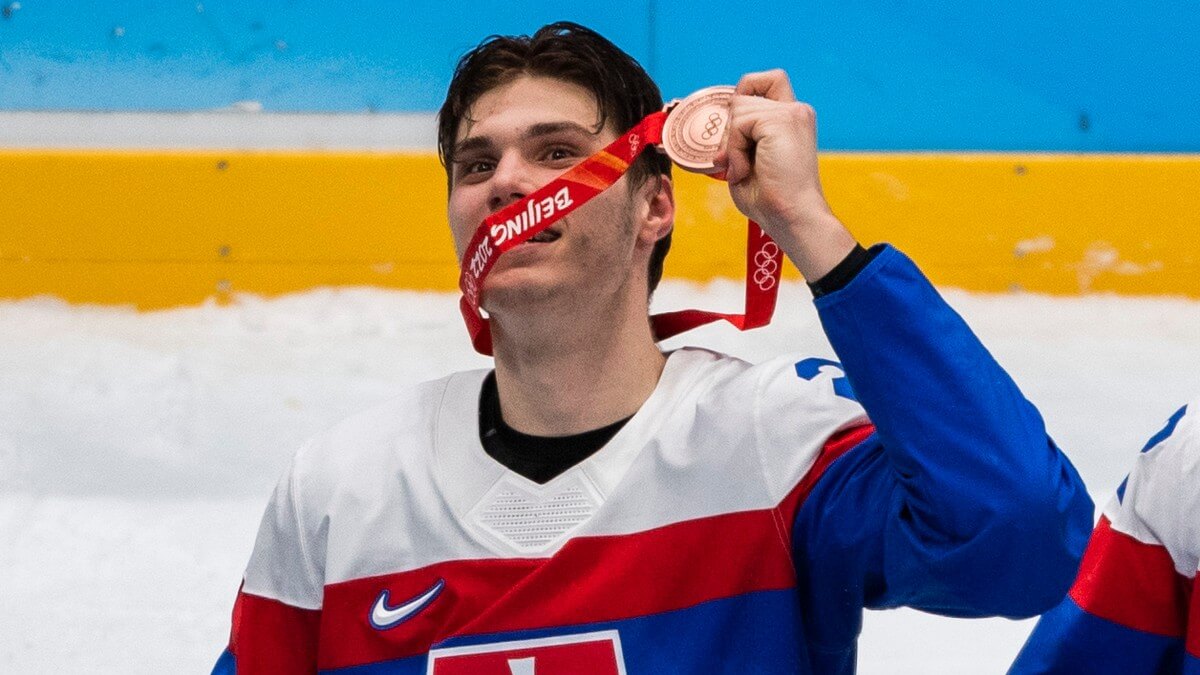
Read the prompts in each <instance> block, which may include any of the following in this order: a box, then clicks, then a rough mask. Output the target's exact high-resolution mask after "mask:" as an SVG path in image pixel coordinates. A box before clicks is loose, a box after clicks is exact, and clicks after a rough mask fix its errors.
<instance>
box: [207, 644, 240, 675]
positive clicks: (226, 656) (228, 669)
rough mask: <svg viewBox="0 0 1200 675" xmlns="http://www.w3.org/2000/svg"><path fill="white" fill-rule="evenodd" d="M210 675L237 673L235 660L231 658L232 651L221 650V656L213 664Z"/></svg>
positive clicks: (233, 674)
mask: <svg viewBox="0 0 1200 675" xmlns="http://www.w3.org/2000/svg"><path fill="white" fill-rule="evenodd" d="M212 675H237V662H236V661H234V659H233V652H231V651H229V650H228V649H226V650H225V651H223V652H221V657H220V658H218V659H217V663H216V664H215V665H214V666H213V669H212Z"/></svg>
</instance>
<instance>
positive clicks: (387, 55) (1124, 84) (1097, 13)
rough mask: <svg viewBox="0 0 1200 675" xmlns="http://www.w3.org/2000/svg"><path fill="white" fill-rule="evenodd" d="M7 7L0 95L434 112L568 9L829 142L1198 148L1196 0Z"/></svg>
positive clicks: (35, 102) (6, 102)
mask: <svg viewBox="0 0 1200 675" xmlns="http://www.w3.org/2000/svg"><path fill="white" fill-rule="evenodd" d="M19 4H20V7H19V9H16V10H11V9H10V10H9V11H7V12H5V16H7V18H3V19H0V81H2V86H0V110H5V109H6V110H193V109H211V108H221V107H225V106H229V105H230V104H232V103H234V102H237V101H257V102H259V103H261V104H262V105H263V107H264V109H266V110H269V111H372V110H374V111H431V110H434V109H436V108H437V106H438V104H439V103H440V101H441V98H442V96H443V94H444V92H445V88H446V85H447V82H448V78H449V74H450V70H451V68H452V66H453V64H454V62H455V60H456V58H457V56H458V55H459V54H461V53H462V51H463V50H464V49H466V48H468V47H469V46H471V45H472V44H474V43H475V42H477V41H478V40H479V39H481V38H482V37H484V36H486V35H488V34H490V33H497V32H499V33H509V32H528V31H530V30H532V29H534V28H536V27H537V26H538V25H541V24H542V23H545V22H547V21H551V20H555V19H571V20H575V21H579V22H581V23H585V24H587V25H590V26H592V27H594V28H596V29H597V30H599V31H601V32H602V33H604V34H606V35H608V36H609V37H611V38H612V39H614V40H615V41H616V42H618V44H620V45H621V46H623V47H624V48H625V49H626V50H627V51H629V52H630V53H632V54H633V55H634V56H635V57H637V58H638V59H640V60H642V61H643V63H645V64H646V65H647V66H648V68H649V69H650V70H651V72H652V74H654V76H655V77H656V79H657V80H658V81H659V82H660V84H661V85H662V86H663V89H664V92H665V93H666V94H667V95H668V96H678V95H682V94H685V93H687V92H688V91H691V90H693V89H695V88H698V87H701V86H705V85H708V84H713V83H717V82H731V81H733V80H735V79H736V77H737V76H738V75H739V74H740V73H742V72H744V71H746V70H752V69H762V68H767V67H774V66H782V67H784V68H786V69H788V71H789V72H790V73H791V74H792V76H793V79H794V80H795V82H796V85H797V89H798V91H799V93H800V94H801V96H802V97H803V98H805V99H807V100H808V101H810V102H811V103H813V104H814V105H815V106H816V107H817V109H818V111H819V113H820V115H821V120H822V126H821V129H822V145H823V146H824V147H826V148H828V149H877V150H910V149H911V150H922V149H923V150H1033V151H1131V152H1156V151H1162V152H1196V151H1200V124H1196V120H1197V119H1200V55H1198V54H1197V46H1196V45H1197V44H1200V3H1196V2H1194V1H1193V2H1183V1H1179V0H1168V1H1166V2H1158V3H1119V2H1113V1H1112V0H1099V1H1097V2H1083V1H1082V0H1069V1H1067V2H1058V3H1046V2H1040V1H1034V0H1010V1H1009V2H1004V3H970V4H968V3H955V4H953V5H947V4H946V3H940V2H932V1H931V0H911V1H901V0H890V1H886V2H884V1H876V2H866V3H844V2H835V1H834V0H820V1H809V2H780V3H772V2H762V1H757V0H746V1H743V2H738V3H682V2H665V1H663V0H642V1H640V2H634V1H629V0H612V1H607V2H594V3H574V4H572V5H571V6H566V3H562V2H546V1H535V2H523V3H494V2H460V3H441V2H432V1H430V0H416V1H412V2H400V1H396V2H381V1H370V0H367V1H361V2H355V3H331V2H317V1H316V0H291V1H285V0H243V1H242V2H231V1H229V0H223V1H219V2H217V1H213V0H208V1H205V2H171V3H165V2H149V1H140V2H134V1H132V0H124V1H116V2H99V1H97V0H81V1H79V2H65V1H61V0H23V1H22V2H20V3H19ZM0 7H9V8H11V7H12V2H11V0H0Z"/></svg>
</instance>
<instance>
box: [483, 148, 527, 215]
mask: <svg viewBox="0 0 1200 675" xmlns="http://www.w3.org/2000/svg"><path fill="white" fill-rule="evenodd" d="M532 180H533V172H532V167H530V166H529V164H528V163H527V162H525V160H524V159H523V158H522V157H521V156H520V154H519V153H516V152H508V153H505V154H504V156H503V157H501V158H500V161H499V162H497V164H496V169H495V171H493V172H492V191H491V194H490V195H489V197H488V208H489V209H491V210H492V211H493V212H494V211H498V210H500V209H502V208H504V207H505V206H508V205H509V204H511V203H513V202H515V201H517V200H520V199H524V198H525V195H527V194H529V193H530V192H533V191H534V190H535V189H536V186H535V185H534V184H533V183H532V182H531V181H532Z"/></svg>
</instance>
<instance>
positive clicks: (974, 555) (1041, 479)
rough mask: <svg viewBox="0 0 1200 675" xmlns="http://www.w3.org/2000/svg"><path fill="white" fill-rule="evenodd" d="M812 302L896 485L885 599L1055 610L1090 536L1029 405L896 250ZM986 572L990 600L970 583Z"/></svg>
mask: <svg viewBox="0 0 1200 675" xmlns="http://www.w3.org/2000/svg"><path fill="white" fill-rule="evenodd" d="M816 303H817V307H818V310H819V313H820V316H821V320H822V323H823V325H824V327H825V330H826V333H827V334H828V336H829V339H830V342H831V344H832V345H833V347H834V350H835V351H836V352H837V353H838V356H839V358H840V359H841V362H842V365H843V367H844V368H845V371H846V374H847V377H848V379H849V381H850V384H851V385H852V387H853V389H854V392H855V394H856V395H857V397H858V399H859V401H860V402H861V403H862V404H863V406H864V407H865V408H866V410H867V412H868V414H869V415H870V416H871V419H872V421H873V422H874V423H875V425H876V428H877V430H878V434H879V438H880V442H881V444H882V446H883V448H884V449H885V452H886V458H887V464H888V468H889V469H890V473H891V476H892V480H894V481H895V485H897V486H898V487H899V488H900V489H899V491H898V492H897V497H896V502H895V503H894V504H893V505H892V510H893V511H894V513H891V514H889V515H888V523H887V525H886V527H887V531H886V534H885V536H886V538H887V544H886V550H887V551H888V556H889V558H890V559H889V560H885V561H884V564H885V566H887V567H888V571H887V573H888V575H889V596H890V597H889V598H881V599H880V602H882V603H883V604H897V603H899V604H911V600H912V597H915V596H910V595H908V594H907V593H906V592H904V589H909V590H913V591H915V590H916V589H922V588H926V587H930V586H935V587H941V588H944V589H945V590H946V592H945V593H944V596H943V597H941V598H925V599H926V600H929V601H935V602H933V603H932V606H931V607H930V608H932V609H937V610H941V611H946V612H949V613H959V612H969V613H979V612H986V613H1005V614H1015V613H1030V612H1033V611H1041V610H1044V609H1045V608H1047V607H1048V606H1049V605H1050V604H1053V602H1054V601H1055V600H1056V599H1057V597H1061V594H1062V592H1064V591H1065V590H1066V588H1067V586H1068V585H1069V583H1070V580H1071V577H1072V575H1073V573H1074V568H1075V565H1076V564H1077V562H1078V556H1079V554H1080V552H1081V551H1082V547H1083V545H1084V542H1085V541H1086V538H1087V533H1088V531H1089V530H1090V529H1091V501H1090V499H1089V498H1088V496H1087V493H1086V491H1085V490H1084V488H1083V486H1082V483H1081V482H1080V480H1079V477H1078V475H1077V474H1076V473H1075V471H1074V469H1073V468H1072V467H1071V466H1070V464H1069V462H1067V461H1066V459H1065V457H1063V456H1062V454H1061V453H1060V452H1058V450H1057V449H1056V448H1055V447H1054V445H1053V443H1052V442H1050V440H1049V439H1048V438H1047V436H1046V431H1045V428H1044V425H1043V423H1042V419H1041V416H1040V415H1039V414H1038V412H1037V410H1036V409H1035V408H1034V407H1033V405H1032V404H1030V403H1029V402H1028V401H1027V400H1026V399H1025V398H1024V396H1022V395H1021V393H1020V391H1019V390H1018V389H1017V387H1016V385H1015V384H1014V383H1013V382H1012V380H1011V378H1009V377H1008V375H1007V374H1006V373H1005V372H1004V370H1003V369H1001V368H1000V366H999V365H998V364H997V363H996V362H995V360H994V359H992V357H991V355H990V354H989V353H988V352H987V350H986V349H985V348H984V347H983V345H982V344H981V343H980V342H979V340H978V339H977V338H976V337H975V335H974V334H973V333H972V332H971V330H970V329H969V328H968V327H967V326H966V324H965V323H964V322H963V321H962V319H961V318H960V317H959V316H958V315H957V314H956V313H955V312H954V311H953V310H952V309H950V307H949V306H948V305H946V303H945V302H944V301H943V300H942V298H941V297H940V296H939V295H938V293H937V292H936V290H934V289H933V287H932V286H931V285H930V284H929V282H928V281H927V280H926V279H925V278H924V276H923V275H921V273H920V272H919V270H917V269H916V267H915V266H914V265H913V264H912V263H911V261H909V260H908V259H907V258H905V257H904V256H903V255H902V254H900V253H899V252H898V251H896V250H894V249H890V248H889V249H885V250H883V251H881V252H880V253H879V254H878V255H877V256H876V258H875V259H874V260H873V261H871V262H870V263H869V264H868V265H867V266H866V267H865V268H864V269H863V270H862V271H861V272H860V273H859V274H858V275H857V276H856V277H855V278H854V279H853V280H852V281H851V282H850V283H849V284H848V285H847V286H846V287H845V288H843V289H841V290H838V291H836V292H833V293H831V294H828V295H826V296H823V297H821V298H818V299H817V301H816ZM881 489H883V488H882V487H881ZM981 565H982V566H983V567H982V568H980V567H979V566H981ZM981 572H986V573H987V574H988V576H989V577H990V578H989V581H988V582H987V583H989V584H991V585H993V586H994V588H993V592H992V593H990V594H981V592H980V590H979V589H978V588H977V587H978V585H979V584H980V583H981V580H980V578H979V575H980V574H981ZM1034 577H1036V578H1034ZM1018 590H1019V591H1020V594H1019V595H1020V597H1013V596H1014V593H1013V591H1018ZM956 594H958V597H956ZM985 595H987V597H984V596H985ZM917 596H920V597H924V596H923V595H922V594H920V593H918V594H917ZM1010 600H1011V602H1010Z"/></svg>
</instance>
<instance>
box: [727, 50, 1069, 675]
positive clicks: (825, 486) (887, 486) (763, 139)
mask: <svg viewBox="0 0 1200 675" xmlns="http://www.w3.org/2000/svg"><path fill="white" fill-rule="evenodd" d="M738 93H739V94H742V95H741V96H736V97H735V98H734V101H733V105H732V108H731V115H730V125H729V143H728V152H727V154H726V155H725V156H723V157H719V158H718V163H719V164H720V165H721V166H723V167H724V168H725V169H726V173H727V177H728V179H729V182H730V192H731V194H732V196H733V198H734V201H735V203H737V205H738V207H739V209H741V210H742V211H743V212H744V213H745V214H746V215H748V216H750V217H751V218H753V219H754V220H756V221H757V222H759V224H760V225H762V226H763V229H764V230H765V231H766V232H767V233H768V234H770V235H771V236H772V237H773V238H774V239H775V240H776V242H778V243H779V245H780V247H781V248H782V249H783V251H784V252H785V253H786V254H787V255H788V257H789V258H790V259H791V260H792V261H793V262H794V263H795V264H796V266H797V267H798V268H799V269H800V271H801V273H802V274H803V275H804V276H805V278H806V279H807V280H808V281H809V282H820V280H822V279H824V278H825V277H826V275H829V274H830V272H831V271H834V270H838V272H837V273H835V276H839V275H840V272H841V270H839V264H840V263H842V261H845V260H847V259H849V258H851V257H852V256H853V251H854V250H855V247H856V243H855V240H854V238H853V237H852V236H851V235H850V233H849V232H848V231H847V230H846V228H845V227H844V226H843V225H842V223H841V222H839V221H838V219H837V218H836V217H835V216H834V215H833V213H832V210H831V209H830V207H829V205H828V204H827V202H826V201H825V198H824V195H823V193H822V190H821V184H820V179H819V175H818V172H817V159H816V158H817V154H816V118H815V114H814V112H813V110H812V108H811V107H809V106H807V105H805V104H803V103H797V102H796V100H795V97H794V95H793V93H792V89H791V86H790V84H789V83H788V80H787V77H786V75H785V74H784V73H782V72H781V71H771V72H767V73H756V74H751V75H747V76H746V77H745V78H743V79H742V81H741V83H739V85H738ZM873 253H874V257H873V258H872V259H869V262H867V263H866V264H865V266H861V267H860V268H859V269H857V270H856V272H857V273H856V274H852V275H850V277H851V278H849V280H848V281H846V283H844V285H843V287H841V288H839V289H837V290H834V291H832V292H829V293H828V294H826V295H823V296H822V297H820V298H818V299H817V308H818V311H819V314H820V317H821V321H822V323H823V325H824V327H825V331H826V333H827V334H828V336H829V339H830V342H831V344H832V345H833V347H834V350H835V351H836V352H837V353H838V355H839V357H840V359H841V360H842V366H843V367H844V372H845V376H846V381H848V383H849V385H851V388H852V389H853V391H854V393H855V394H856V395H857V398H858V400H859V402H860V403H862V404H863V406H864V408H865V409H866V410H867V413H868V414H869V415H870V417H871V420H872V422H873V423H874V424H875V426H876V428H877V432H876V433H875V434H874V435H872V436H871V437H870V438H868V439H866V440H864V441H863V442H862V443H860V444H859V446H858V447H856V448H854V449H852V450H850V451H848V452H846V453H845V454H844V455H842V456H841V457H840V458H839V459H837V460H836V461H834V462H833V463H832V464H831V465H830V466H829V467H828V469H827V470H826V471H825V473H824V475H823V476H822V477H821V478H820V480H819V481H817V482H816V485H815V487H814V489H813V491H812V492H811V493H810V494H809V496H808V497H807V499H806V500H805V502H804V503H803V505H802V506H801V508H800V510H799V512H798V515H797V518H796V522H795V525H794V528H795V531H794V539H793V542H794V545H795V546H796V547H797V549H801V548H802V549H803V554H798V555H797V556H796V560H797V572H798V575H799V577H800V585H801V602H802V603H805V604H806V610H807V611H809V612H810V613H812V614H813V616H811V617H809V620H810V622H811V624H812V625H813V626H814V628H813V635H814V636H815V637H816V638H817V642H818V643H824V644H826V645H827V646H828V647H829V648H830V649H831V650H832V652H836V651H837V650H838V649H839V648H840V646H842V645H846V644H849V643H852V641H853V638H854V637H855V636H857V632H858V622H859V621H860V619H859V617H858V612H857V611H850V610H857V609H859V608H861V607H864V606H867V607H892V606H898V605H910V606H914V607H918V608H921V609H926V610H930V611H935V612H940V613H944V614H950V615H958V616H980V615H989V614H999V615H1005V616H1029V615H1032V614H1036V613H1038V612H1041V611H1044V610H1045V609H1046V608H1048V607H1050V606H1052V605H1053V604H1054V603H1055V602H1056V601H1057V600H1058V599H1059V598H1060V597H1062V594H1063V593H1064V592H1065V591H1066V589H1067V586H1068V585H1069V583H1070V579H1071V578H1072V576H1073V575H1074V572H1075V568H1076V565H1077V564H1078V560H1079V554H1080V552H1081V551H1082V548H1083V545H1084V542H1085V540H1086V537H1087V532H1088V530H1089V529H1090V527H1091V514H1092V504H1091V500H1090V499H1089V498H1088V496H1087V492H1086V490H1085V489H1084V487H1083V485H1082V483H1081V481H1080V479H1079V476H1078V474H1077V473H1076V472H1075V470H1074V469H1073V468H1072V467H1071V465H1070V463H1069V462H1068V461H1067V460H1066V458H1065V457H1064V456H1063V455H1062V454H1061V453H1060V452H1059V450H1058V449H1057V448H1056V447H1055V445H1054V443H1053V442H1052V441H1051V440H1050V439H1049V438H1048V437H1047V435H1046V430H1045V427H1044V425H1043V422H1042V419H1041V416H1040V415H1039V414H1038V412H1037V410H1036V409H1035V408H1034V407H1033V405H1032V404H1030V403H1029V402H1028V401H1027V400H1026V399H1025V398H1024V396H1022V395H1021V392H1020V391H1019V390H1018V389H1017V387H1016V385H1015V384H1014V383H1013V382H1012V380H1011V379H1010V378H1009V377H1008V375H1007V374H1006V373H1005V372H1004V371H1003V369H1001V368H1000V366H999V365H998V364H997V363H996V362H995V360H994V359H993V358H992V357H991V355H990V354H988V352H987V350H986V349H985V348H984V347H983V345H982V344H980V342H979V340H978V339H977V338H976V337H975V335H974V334H973V333H972V332H971V330H970V329H969V328H968V327H967V325H966V324H965V323H964V322H963V321H962V319H961V318H960V317H959V316H958V315H957V314H956V313H955V312H954V311H953V310H951V309H950V307H949V306H948V305H947V304H946V303H945V302H944V301H943V300H942V298H941V297H940V296H939V295H938V293H937V292H936V291H935V290H934V289H933V287H932V286H931V285H930V284H929V282H928V281H927V280H926V279H925V277H924V276H923V275H922V274H921V273H920V271H919V270H917V268H916V267H915V265H913V263H912V262H911V261H910V260H908V259H907V258H906V257H905V256H903V255H902V254H901V253H899V252H898V251H896V250H895V249H892V248H890V247H884V248H882V249H876V250H875V251H873ZM859 259H860V260H863V258H862V257H861V256H860V257H859ZM817 646H818V647H820V646H821V645H820V644H818V645H817ZM832 652H831V653H832ZM831 658H834V659H836V658H838V657H837V656H836V655H833V656H831ZM820 660H821V659H820V658H818V661H820Z"/></svg>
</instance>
